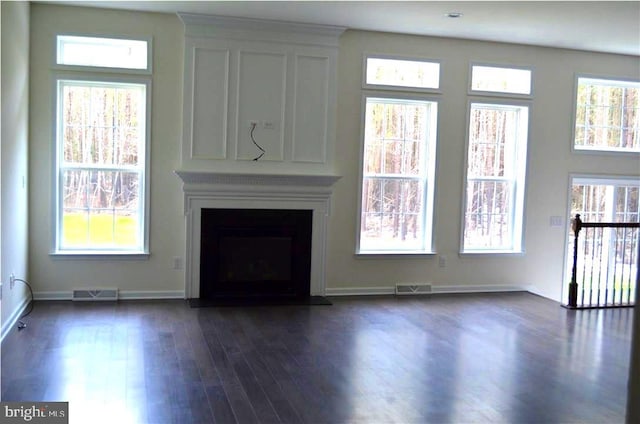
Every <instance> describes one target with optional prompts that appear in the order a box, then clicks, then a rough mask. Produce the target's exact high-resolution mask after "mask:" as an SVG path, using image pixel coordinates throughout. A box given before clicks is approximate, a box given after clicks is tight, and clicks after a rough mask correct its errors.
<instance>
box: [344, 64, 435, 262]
mask: <svg viewBox="0 0 640 424" xmlns="http://www.w3.org/2000/svg"><path fill="white" fill-rule="evenodd" d="M365 63H366V62H365ZM368 98H379V99H390V100H396V99H397V100H409V101H417V102H433V103H436V106H437V108H436V109H437V110H436V112H435V113H436V116H435V118H432V119H433V120H435V122H436V128H435V130H432V132H431V135H432V139H430V140H429V141H431V142H432V145H429V146H427V147H428V148H429V155H432V156H431V157H433V160H432V161H431V163H430V164H427V165H431V166H428V167H427V170H426V171H425V177H424V178H425V181H426V183H425V187H424V191H425V192H424V198H425V204H424V207H425V210H424V214H425V215H424V217H423V219H424V227H425V231H424V237H425V239H426V242H425V248H424V249H423V250H416V249H406V250H361V248H360V231H361V218H362V188H363V182H364V172H363V171H364V151H365V142H364V137H365V124H366V106H367V99H368ZM439 109H440V99H439V98H437V97H432V96H428V95H424V96H423V95H416V94H414V95H411V94H406V93H389V92H380V91H372V90H367V91H365V92H363V93H362V100H361V107H360V110H361V114H360V115H361V116H360V161H359V167H358V204H357V207H358V209H357V213H356V217H357V219H356V246H355V255H356V257H358V258H374V257H376V258H377V257H381V256H385V257H394V256H395V257H409V256H413V257H421V256H433V255H435V254H436V251H435V250H434V245H435V233H434V229H435V212H436V211H435V209H436V207H435V206H436V205H435V201H436V195H437V192H436V191H437V186H436V182H435V178H436V171H437V166H438V160H437V146H438V140H439V131H440V130H439V125H438V124H439V116H438V114H439V112H440V110H439Z"/></svg>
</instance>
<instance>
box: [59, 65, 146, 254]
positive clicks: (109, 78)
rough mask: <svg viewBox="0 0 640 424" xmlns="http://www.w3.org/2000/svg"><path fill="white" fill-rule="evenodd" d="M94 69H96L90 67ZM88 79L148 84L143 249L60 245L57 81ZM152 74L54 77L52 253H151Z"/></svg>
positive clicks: (142, 212) (76, 74)
mask: <svg viewBox="0 0 640 424" xmlns="http://www.w3.org/2000/svg"><path fill="white" fill-rule="evenodd" d="M91 69H93V68H91ZM65 80H66V81H69V80H71V81H86V82H108V83H116V84H118V83H122V84H127V83H129V84H140V85H145V87H146V88H145V94H146V105H145V107H146V109H145V125H146V128H145V142H144V145H143V146H142V149H143V152H142V155H140V156H141V157H142V160H143V161H144V165H143V170H142V176H141V181H140V183H141V185H142V188H141V190H142V193H141V196H140V197H141V200H142V203H143V207H144V210H142V211H141V214H140V218H141V219H142V220H143V222H142V228H141V232H142V246H141V247H142V249H141V250H133V249H132V250H124V249H61V248H60V240H59V239H60V234H61V215H60V211H61V207H60V206H61V205H60V195H59V190H61V178H60V163H61V153H62V147H61V146H62V145H61V144H60V142H59V137H60V136H61V129H60V125H61V120H60V119H59V114H60V113H61V109H62V107H61V106H62V99H60V98H59V88H58V83H59V82H60V81H65ZM151 90H152V86H151V77H142V76H123V75H120V74H116V75H112V76H105V75H99V74H96V73H81V72H74V73H56V74H55V75H54V77H53V82H52V93H54V95H53V104H54V106H53V108H52V110H53V116H52V122H53V123H54V131H53V143H52V144H53V146H52V148H53V152H52V157H53V158H54V159H53V167H52V191H51V192H52V201H51V205H52V210H51V215H52V216H51V219H52V223H53V225H52V228H53V229H54V231H53V234H52V237H51V250H50V253H49V254H50V255H51V256H57V257H64V256H68V257H74V258H78V259H80V258H89V259H96V258H99V257H108V258H114V257H128V258H134V257H148V256H149V254H150V251H149V210H150V193H151V188H150V182H149V176H150V170H151V167H150V162H151V161H150V159H151V151H150V146H151V142H150V141H151Z"/></svg>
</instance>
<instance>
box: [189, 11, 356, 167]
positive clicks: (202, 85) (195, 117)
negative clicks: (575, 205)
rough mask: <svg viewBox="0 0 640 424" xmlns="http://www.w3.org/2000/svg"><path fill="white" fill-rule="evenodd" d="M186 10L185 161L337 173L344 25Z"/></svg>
mask: <svg viewBox="0 0 640 424" xmlns="http://www.w3.org/2000/svg"><path fill="white" fill-rule="evenodd" d="M179 16H180V18H181V19H182V22H183V23H184V28H185V72H184V120H183V140H182V160H181V169H183V170H203V169H204V170H212V171H213V170H215V172H230V173H244V174H251V173H257V174H270V173H282V174H287V173H291V174H307V175H313V174H332V173H333V171H334V170H333V151H334V143H335V119H336V118H335V114H336V85H337V79H336V77H337V57H338V39H339V37H340V35H341V34H342V32H343V31H344V28H340V27H333V26H320V25H306V24H298V23H288V22H276V21H265V20H255V19H241V18H229V17H219V16H205V15H192V14H179ZM256 144H257V145H256ZM258 146H259V147H258ZM260 148H262V149H264V154H263V155H262V157H261V158H260V159H259V160H257V161H256V160H254V159H255V158H257V157H258V156H259V155H260V154H261V150H260Z"/></svg>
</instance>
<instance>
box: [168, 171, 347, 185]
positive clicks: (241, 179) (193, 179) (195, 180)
mask: <svg viewBox="0 0 640 424" xmlns="http://www.w3.org/2000/svg"><path fill="white" fill-rule="evenodd" d="M174 172H175V173H176V175H178V177H180V179H181V180H182V182H183V183H184V184H222V185H250V186H290V187H291V186H297V187H331V186H333V184H335V183H336V181H338V180H339V179H340V178H341V177H340V176H338V175H306V174H240V173H228V172H210V171H184V170H176V171H174Z"/></svg>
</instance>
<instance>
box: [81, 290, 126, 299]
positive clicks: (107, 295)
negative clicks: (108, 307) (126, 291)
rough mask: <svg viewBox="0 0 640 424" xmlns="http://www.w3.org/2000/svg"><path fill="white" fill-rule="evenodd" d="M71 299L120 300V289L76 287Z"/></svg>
mask: <svg viewBox="0 0 640 424" xmlns="http://www.w3.org/2000/svg"><path fill="white" fill-rule="evenodd" d="M71 300H74V301H96V300H110V301H115V300H118V289H76V290H74V291H73V295H72V297H71Z"/></svg>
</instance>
